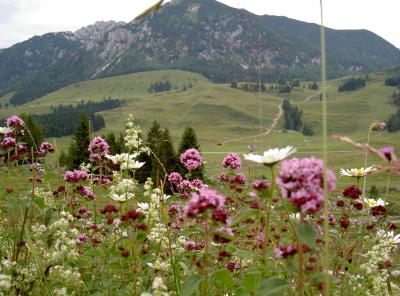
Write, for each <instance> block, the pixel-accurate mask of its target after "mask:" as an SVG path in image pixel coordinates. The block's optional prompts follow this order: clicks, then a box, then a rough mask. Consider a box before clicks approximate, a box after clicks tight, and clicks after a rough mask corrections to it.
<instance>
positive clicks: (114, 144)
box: [103, 132, 118, 155]
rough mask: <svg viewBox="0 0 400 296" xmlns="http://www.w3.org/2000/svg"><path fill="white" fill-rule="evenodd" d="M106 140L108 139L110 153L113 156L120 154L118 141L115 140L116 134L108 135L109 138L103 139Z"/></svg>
mask: <svg viewBox="0 0 400 296" xmlns="http://www.w3.org/2000/svg"><path fill="white" fill-rule="evenodd" d="M103 138H104V139H106V141H107V143H108V146H109V149H108V151H109V152H110V154H111V155H115V154H117V153H118V144H117V141H116V139H115V135H114V133H112V132H110V133H108V134H107V136H105V137H103Z"/></svg>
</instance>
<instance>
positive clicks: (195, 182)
mask: <svg viewBox="0 0 400 296" xmlns="http://www.w3.org/2000/svg"><path fill="white" fill-rule="evenodd" d="M190 186H192V187H194V188H195V189H202V188H204V183H203V181H201V180H200V179H193V180H192V181H190Z"/></svg>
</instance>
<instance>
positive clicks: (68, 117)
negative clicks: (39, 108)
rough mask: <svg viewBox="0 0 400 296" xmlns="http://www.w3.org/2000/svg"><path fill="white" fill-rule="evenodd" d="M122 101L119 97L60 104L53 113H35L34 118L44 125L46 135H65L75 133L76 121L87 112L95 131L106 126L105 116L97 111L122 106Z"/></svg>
mask: <svg viewBox="0 0 400 296" xmlns="http://www.w3.org/2000/svg"><path fill="white" fill-rule="evenodd" d="M121 105H122V102H121V101H120V100H117V99H111V98H108V99H105V98H104V99H103V101H101V102H91V101H90V100H89V101H88V102H87V103H84V102H79V103H78V104H77V105H76V106H73V105H72V104H69V105H59V106H57V107H55V108H53V111H52V113H46V114H40V115H33V119H34V120H35V121H37V122H38V123H39V125H40V126H41V127H42V130H43V134H44V136H45V137H63V136H70V135H73V134H74V132H75V126H76V124H74V123H76V122H78V121H79V118H80V116H81V115H80V114H81V113H86V114H87V116H88V118H89V120H90V124H91V126H92V129H93V131H98V130H100V129H101V128H103V127H105V121H104V118H103V116H101V115H97V114H95V113H96V112H100V111H104V110H109V109H114V108H117V107H120V106H121Z"/></svg>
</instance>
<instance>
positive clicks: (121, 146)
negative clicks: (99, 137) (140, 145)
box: [116, 133, 126, 154]
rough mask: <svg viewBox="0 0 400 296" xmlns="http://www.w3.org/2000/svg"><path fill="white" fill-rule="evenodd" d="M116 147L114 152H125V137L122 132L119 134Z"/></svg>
mask: <svg viewBox="0 0 400 296" xmlns="http://www.w3.org/2000/svg"><path fill="white" fill-rule="evenodd" d="M116 148H117V150H116V153H118V154H121V153H122V152H126V147H125V139H124V134H123V133H120V134H119V137H118V141H117V147H116Z"/></svg>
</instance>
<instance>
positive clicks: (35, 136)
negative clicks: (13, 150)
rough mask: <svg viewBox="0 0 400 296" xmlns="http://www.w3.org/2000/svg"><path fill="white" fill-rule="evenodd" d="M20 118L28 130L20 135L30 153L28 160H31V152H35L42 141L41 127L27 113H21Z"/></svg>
mask: <svg viewBox="0 0 400 296" xmlns="http://www.w3.org/2000/svg"><path fill="white" fill-rule="evenodd" d="M21 119H22V120H23V121H24V123H25V127H26V129H27V130H28V131H27V132H26V133H25V134H24V136H23V137H22V141H23V142H25V143H26V146H27V147H28V151H29V155H30V156H29V160H31V159H32V155H31V152H32V151H33V152H35V151H36V150H37V149H38V148H39V146H40V144H41V143H42V142H43V139H44V137H43V133H42V127H41V126H40V125H39V124H38V123H37V122H36V121H35V120H34V119H33V117H32V116H31V115H29V114H22V115H21Z"/></svg>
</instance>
